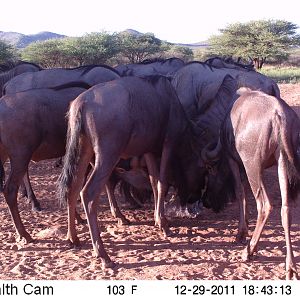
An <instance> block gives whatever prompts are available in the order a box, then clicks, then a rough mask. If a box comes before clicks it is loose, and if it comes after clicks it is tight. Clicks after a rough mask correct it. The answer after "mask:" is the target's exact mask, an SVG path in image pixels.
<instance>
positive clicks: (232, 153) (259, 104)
mask: <svg viewBox="0 0 300 300" xmlns="http://www.w3.org/2000/svg"><path fill="white" fill-rule="evenodd" d="M299 132H300V120H299V119H298V117H297V115H296V113H295V112H294V111H293V110H292V109H291V108H290V107H289V106H288V105H287V104H286V103H285V102H284V101H283V100H281V99H277V98H275V97H272V96H269V95H266V94H264V93H262V92H259V91H250V90H247V91H242V92H241V96H240V97H239V98H238V99H237V100H236V101H235V102H234V104H233V106H232V109H231V110H230V113H229V114H228V115H227V117H226V118H225V121H224V123H223V126H222V129H221V132H220V142H219V143H218V145H217V146H216V148H215V149H213V150H211V151H205V153H204V154H205V157H206V158H207V159H208V161H209V160H210V161H212V163H213V164H216V166H215V168H216V169H217V170H218V169H221V168H222V163H218V162H220V159H223V160H226V161H228V162H229V165H230V167H231V170H232V172H233V174H234V177H233V178H234V180H235V193H236V197H237V198H238V199H239V201H240V224H239V238H240V239H243V238H245V236H246V235H247V232H248V226H247V220H246V219H247V209H246V204H247V202H246V199H245V192H244V187H243V184H244V182H242V180H243V179H246V178H247V179H248V181H249V184H250V187H251V190H252V192H253V195H254V197H255V199H256V203H257V211H258V216H257V221H256V226H255V230H254V232H253V235H252V238H251V240H250V242H249V244H248V245H247V247H246V248H245V250H244V251H243V259H244V260H248V259H249V257H251V256H252V255H253V253H254V252H255V251H256V250H257V243H258V241H259V238H260V236H261V233H262V230H263V228H264V225H265V223H266V221H267V219H268V216H269V214H270V211H271V208H272V204H271V199H270V198H269V196H268V194H267V191H266V188H265V185H264V181H263V177H262V174H263V171H264V169H266V168H269V167H271V166H273V165H274V164H277V165H278V179H279V186H280V192H281V200H282V208H281V220H282V225H283V228H284V234H285V239H286V250H287V254H286V278H287V279H291V278H292V277H294V276H295V277H297V271H296V264H295V261H294V256H293V251H292V245H291V237H290V226H291V216H290V205H291V201H292V200H293V199H295V198H296V196H297V194H298V192H299V191H300V176H299V174H300V137H299ZM218 176H219V174H218V171H217V172H216V175H215V176H213V182H214V183H216V177H218ZM222 180H224V178H222ZM218 182H219V183H220V181H218ZM220 185H222V183H220ZM225 190H226V187H225ZM223 191H224V189H223ZM209 193H210V197H212V198H213V197H214V195H217V194H218V193H219V186H217V184H215V186H214V189H210V191H209Z"/></svg>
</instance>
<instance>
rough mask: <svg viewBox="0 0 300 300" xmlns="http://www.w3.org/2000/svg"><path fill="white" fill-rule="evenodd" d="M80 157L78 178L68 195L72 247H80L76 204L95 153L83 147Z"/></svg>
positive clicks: (68, 236) (69, 229) (76, 177)
mask: <svg viewBox="0 0 300 300" xmlns="http://www.w3.org/2000/svg"><path fill="white" fill-rule="evenodd" d="M80 150H81V151H80V157H79V160H78V161H79V162H78V166H77V168H76V176H75V177H74V180H73V182H72V184H71V186H70V189H69V195H68V233H67V240H68V241H69V243H70V245H71V246H74V247H78V246H79V239H78V236H77V232H76V227H75V218H76V203H77V199H78V197H79V193H80V190H81V189H82V187H83V184H84V182H85V180H86V172H87V169H88V167H89V163H90V161H91V159H92V157H93V152H92V148H91V147H85V148H84V146H82V147H81V149H80Z"/></svg>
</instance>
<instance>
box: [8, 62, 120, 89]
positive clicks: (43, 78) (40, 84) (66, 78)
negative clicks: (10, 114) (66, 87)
mask: <svg viewBox="0 0 300 300" xmlns="http://www.w3.org/2000/svg"><path fill="white" fill-rule="evenodd" d="M119 77H120V76H119V74H118V72H117V71H116V70H115V69H113V68H111V67H109V66H106V65H88V66H81V67H77V68H71V69H60V68H57V69H45V70H41V71H40V72H34V73H24V74H21V75H19V76H16V77H14V78H13V79H11V80H10V81H9V82H7V83H6V84H5V86H4V88H3V93H4V94H11V93H16V92H21V91H26V90H29V89H36V88H47V87H55V86H59V85H63V84H67V83H69V82H75V81H81V82H85V83H87V84H88V85H90V86H93V85H95V84H98V83H100V82H105V81H109V80H114V79H116V78H119Z"/></svg>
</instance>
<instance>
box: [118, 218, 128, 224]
mask: <svg viewBox="0 0 300 300" xmlns="http://www.w3.org/2000/svg"><path fill="white" fill-rule="evenodd" d="M118 225H130V221H129V220H128V219H126V218H125V217H124V218H118Z"/></svg>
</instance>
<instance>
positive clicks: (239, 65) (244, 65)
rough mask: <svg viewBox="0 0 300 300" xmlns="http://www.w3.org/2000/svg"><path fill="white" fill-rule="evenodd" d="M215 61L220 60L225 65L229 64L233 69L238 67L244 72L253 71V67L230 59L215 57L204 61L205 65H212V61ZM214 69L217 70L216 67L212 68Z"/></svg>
mask: <svg viewBox="0 0 300 300" xmlns="http://www.w3.org/2000/svg"><path fill="white" fill-rule="evenodd" d="M216 59H219V60H221V61H222V62H224V63H226V64H229V65H232V66H233V67H240V68H242V69H244V70H245V71H254V65H252V64H251V65H246V64H242V63H240V62H236V61H234V60H233V58H232V57H220V56H215V57H212V58H209V59H207V60H206V61H205V63H206V64H208V65H212V64H213V61H214V60H216ZM214 67H215V68H218V67H216V66H214Z"/></svg>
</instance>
